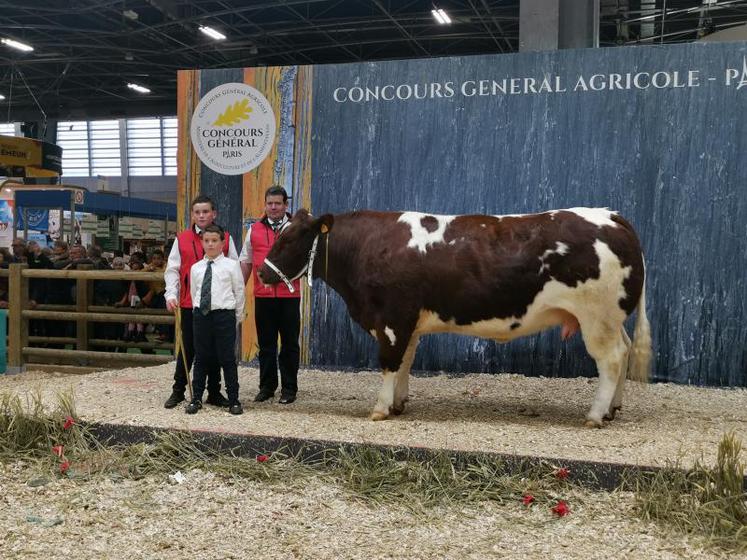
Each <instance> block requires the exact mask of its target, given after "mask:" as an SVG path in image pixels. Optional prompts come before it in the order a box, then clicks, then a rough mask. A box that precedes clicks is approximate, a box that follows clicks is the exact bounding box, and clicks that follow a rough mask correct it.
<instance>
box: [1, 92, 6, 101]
mask: <svg viewBox="0 0 747 560" xmlns="http://www.w3.org/2000/svg"><path fill="white" fill-rule="evenodd" d="M3 99H5V96H4V95H3V94H2V93H0V101H2V100H3Z"/></svg>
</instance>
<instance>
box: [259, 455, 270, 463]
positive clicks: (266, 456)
mask: <svg viewBox="0 0 747 560" xmlns="http://www.w3.org/2000/svg"><path fill="white" fill-rule="evenodd" d="M269 458H270V456H269V455H257V462H258V463H264V462H265V461H267V460H268V459H269Z"/></svg>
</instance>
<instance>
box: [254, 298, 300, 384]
mask: <svg viewBox="0 0 747 560" xmlns="http://www.w3.org/2000/svg"><path fill="white" fill-rule="evenodd" d="M299 301H300V300H299V298H254V321H255V323H256V325H257V339H258V342H259V390H260V392H261V393H274V392H275V390H276V389H277V388H278V363H279V365H280V382H281V384H282V386H281V393H282V394H283V395H285V396H290V397H293V396H295V395H296V392H297V391H298V360H299V356H300V354H301V350H300V348H299V346H298V335H299V334H300V330H301V310H300V308H299ZM278 335H280V356H278Z"/></svg>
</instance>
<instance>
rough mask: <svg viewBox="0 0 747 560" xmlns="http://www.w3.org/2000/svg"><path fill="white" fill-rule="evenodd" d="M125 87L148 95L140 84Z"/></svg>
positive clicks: (146, 90)
mask: <svg viewBox="0 0 747 560" xmlns="http://www.w3.org/2000/svg"><path fill="white" fill-rule="evenodd" d="M127 87H128V88H130V89H134V90H135V91H136V92H138V93H150V90H149V89H148V88H147V87H143V86H141V85H140V84H127Z"/></svg>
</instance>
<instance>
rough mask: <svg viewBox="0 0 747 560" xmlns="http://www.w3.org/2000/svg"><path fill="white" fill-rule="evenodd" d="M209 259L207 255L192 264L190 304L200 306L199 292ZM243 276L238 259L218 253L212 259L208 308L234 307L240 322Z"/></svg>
mask: <svg viewBox="0 0 747 560" xmlns="http://www.w3.org/2000/svg"><path fill="white" fill-rule="evenodd" d="M209 260H210V259H209V258H208V257H207V255H206V256H205V257H204V258H203V259H202V260H201V261H197V262H196V263H195V264H194V265H192V270H191V271H190V273H189V274H190V282H189V286H190V293H191V295H192V306H193V307H200V294H201V293H202V280H203V278H205V271H206V270H207V263H208V261H209ZM244 290H245V288H244V276H243V275H242V274H241V266H240V265H239V262H238V261H235V260H233V259H230V258H227V257H225V256H224V255H223V253H220V254H219V255H218V256H217V257H215V259H214V260H213V279H212V283H211V289H210V309H211V310H214V309H234V310H235V311H236V320H237V321H239V322H241V321H242V319H243V318H244V304H245V295H244Z"/></svg>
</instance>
